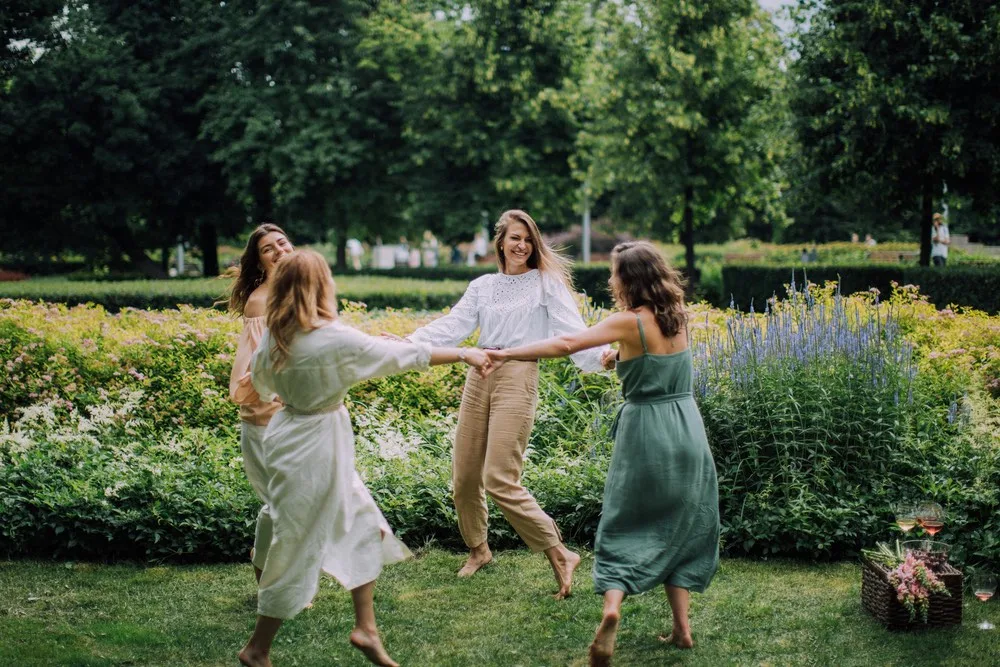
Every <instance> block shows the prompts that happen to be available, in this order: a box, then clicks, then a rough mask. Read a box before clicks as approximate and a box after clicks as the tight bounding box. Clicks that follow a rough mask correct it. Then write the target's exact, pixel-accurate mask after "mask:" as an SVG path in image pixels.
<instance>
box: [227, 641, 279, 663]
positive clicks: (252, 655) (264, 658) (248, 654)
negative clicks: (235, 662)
mask: <svg viewBox="0 0 1000 667" xmlns="http://www.w3.org/2000/svg"><path fill="white" fill-rule="evenodd" d="M236 657H237V658H239V660H240V664H241V665H243V666H244V667H271V658H270V657H269V656H268V655H267V654H266V653H260V652H258V651H255V650H253V649H252V648H250V645H249V644H248V645H246V646H244V647H243V650H242V651H240V652H239V655H237V656H236Z"/></svg>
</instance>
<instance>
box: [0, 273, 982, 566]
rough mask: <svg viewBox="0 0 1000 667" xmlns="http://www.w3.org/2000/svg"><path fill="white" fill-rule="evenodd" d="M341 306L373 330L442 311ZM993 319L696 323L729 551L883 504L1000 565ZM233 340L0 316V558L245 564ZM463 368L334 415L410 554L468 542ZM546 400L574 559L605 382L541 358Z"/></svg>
mask: <svg viewBox="0 0 1000 667" xmlns="http://www.w3.org/2000/svg"><path fill="white" fill-rule="evenodd" d="M341 311H342V312H341V314H342V317H343V318H344V320H345V321H346V322H348V323H349V324H352V325H354V326H357V327H359V328H361V329H362V330H365V331H367V332H369V333H372V334H376V333H379V332H383V331H386V332H390V333H396V334H407V333H409V332H411V331H412V330H413V329H414V328H416V327H417V326H420V325H421V324H423V323H425V322H426V321H428V320H429V319H430V318H432V317H435V316H436V315H437V314H436V313H419V312H411V311H405V310H391V309H387V310H381V311H368V310H366V309H365V308H363V307H361V306H360V305H359V304H352V303H346V304H344V305H343V307H342V309H341ZM602 315H603V313H602V311H600V310H595V309H589V308H588V309H587V310H586V317H587V319H588V320H589V321H595V320H597V319H599V318H600V317H601V316H602ZM997 324H998V318H995V317H993V318H991V317H987V316H985V315H983V314H981V313H975V312H971V313H970V312H954V313H948V312H946V311H937V310H935V309H934V308H933V306H930V305H929V304H927V303H926V302H925V301H923V300H922V299H921V298H920V296H919V295H916V294H915V293H914V292H913V291H912V290H900V291H899V292H898V293H897V294H895V295H893V296H892V297H890V298H889V299H888V300H887V301H884V302H879V301H878V300H877V299H876V295H874V294H870V295H868V296H861V297H842V296H838V295H837V294H836V293H835V291H834V290H832V289H830V288H824V289H819V288H813V287H810V288H809V290H808V293H806V292H805V291H802V292H796V293H794V294H793V295H791V296H790V298H789V299H788V300H786V301H784V302H780V303H777V304H770V305H767V306H766V307H765V312H763V313H756V314H749V313H745V314H740V313H735V312H726V311H722V310H718V309H713V308H709V307H707V306H704V305H696V306H693V307H692V319H691V323H690V330H691V334H692V339H693V349H694V353H695V354H694V357H695V363H696V377H697V387H696V389H697V400H698V402H699V404H700V406H701V410H702V414H703V416H704V418H705V424H706V428H707V430H708V435H709V442H710V444H711V446H712V449H713V453H714V456H715V460H716V465H717V468H718V471H719V479H720V487H719V489H720V504H721V508H722V519H723V540H724V549H725V550H726V552H728V553H730V554H740V555H741V554H747V555H761V554H786V555H796V554H798V555H805V556H809V557H818V558H833V557H841V556H847V555H853V554H855V553H856V552H857V551H858V550H859V549H860V548H861V547H863V546H866V545H869V544H872V543H873V542H874V541H875V540H877V539H880V538H883V537H884V526H885V525H886V524H887V520H888V519H890V518H891V507H892V504H893V502H894V501H896V500H898V499H900V498H905V497H910V498H912V497H926V498H933V499H935V500H937V501H938V502H941V503H942V504H943V505H945V507H946V508H947V510H948V521H947V523H946V524H945V530H944V532H943V533H942V535H941V536H940V537H941V538H942V539H944V540H945V541H947V542H949V543H951V544H952V552H951V554H952V559H953V560H954V561H956V562H962V561H971V562H979V561H990V562H993V563H994V564H996V563H998V562H1000V441H998V438H1000V435H998V434H1000V408H998V402H997V399H996V398H995V397H994V396H991V395H990V393H989V381H988V378H990V377H996V376H995V375H993V374H994V373H995V372H996V368H997V367H996V365H995V364H996V361H995V360H994V359H993V357H992V356H991V355H992V354H993V350H995V349H996V347H997V345H998V336H997V331H996V328H995V327H996V326H997ZM239 327H240V324H239V322H237V321H235V320H233V319H232V318H230V317H228V316H227V315H225V314H224V313H221V312H217V311H212V310H208V309H196V308H183V309H179V310H169V311H160V312H150V311H141V310H134V309H126V310H123V311H121V312H119V313H116V314H109V313H107V312H105V311H104V310H103V309H102V308H100V307H96V306H77V307H72V308H68V307H66V306H62V305H49V304H38V303H30V302H25V301H11V300H0V553H6V554H30V555H35V556H51V555H60V556H67V555H68V556H71V557H93V558H106V557H107V558H111V557H113V558H143V559H174V560H191V559H197V560H217V559H242V558H244V557H245V555H246V550H247V545H248V544H249V540H250V536H251V534H252V530H253V526H252V521H253V517H254V516H255V515H256V509H257V504H258V503H257V500H256V498H255V497H254V496H253V493H252V491H251V490H250V488H249V486H248V485H247V483H246V481H245V479H244V475H243V471H242V462H241V461H240V459H239V445H238V441H239V438H238V432H237V429H238V418H237V409H236V407H235V406H233V405H232V404H230V403H229V401H228V400H227V396H226V394H227V382H228V377H229V370H230V365H231V363H232V355H233V353H234V351H235V345H236V340H237V337H238V332H239ZM465 373H466V369H465V368H463V367H461V366H459V365H455V366H438V367H434V368H432V369H430V370H428V371H427V372H423V373H409V374H406V375H405V376H397V377H390V378H382V379H379V380H373V381H369V382H366V383H363V384H361V385H359V386H358V387H355V388H354V389H353V390H352V391H351V393H350V396H349V399H348V408H349V410H350V412H351V415H352V418H353V420H354V426H355V431H356V434H357V450H358V467H359V471H360V472H361V474H362V475H363V477H364V478H365V480H366V483H367V484H368V485H369V487H370V488H371V490H372V493H373V495H374V496H375V498H376V500H377V501H378V503H379V505H380V507H382V509H383V511H384V513H385V514H386V516H387V518H388V519H389V521H390V523H391V524H392V525H393V527H394V529H395V530H396V531H397V532H399V533H400V534H401V535H403V536H404V537H405V539H406V540H408V541H409V542H411V543H419V542H420V541H422V540H426V539H435V540H439V541H441V542H443V543H445V544H453V545H455V546H460V540H459V538H458V534H457V531H456V529H455V515H454V509H453V507H452V503H451V497H450V496H451V491H450V479H451V464H450V455H451V447H452V441H453V433H454V428H455V420H456V417H457V407H458V403H459V401H460V398H461V388H462V384H463V382H464V378H465ZM539 392H540V400H539V405H538V412H537V419H536V424H535V428H534V430H533V432H532V436H531V443H530V445H529V449H528V453H527V463H526V468H525V484H526V486H527V487H528V488H529V489H530V490H531V491H532V493H533V494H534V495H535V496H536V498H537V499H538V500H539V502H540V503H541V504H542V506H543V507H545V509H546V510H547V511H549V512H550V513H551V514H552V515H553V516H554V517H555V518H556V520H557V521H558V522H559V524H560V528H561V529H562V531H563V533H564V534H565V535H566V537H567V538H569V539H573V540H578V541H582V542H587V541H589V540H591V539H592V538H593V535H594V530H595V528H596V525H597V521H598V518H599V516H600V505H601V499H602V495H603V485H604V476H605V473H606V470H607V465H608V462H609V460H610V452H611V447H612V446H611V442H610V440H609V438H608V431H609V427H610V424H611V421H612V419H613V417H614V414H615V412H616V410H617V408H618V405H619V403H620V401H621V395H620V389H619V385H618V381H617V379H616V378H615V377H614V375H613V374H600V373H596V374H581V373H579V372H578V371H577V370H576V369H575V368H574V367H573V366H572V364H571V363H569V362H568V361H566V360H557V361H548V362H544V363H542V364H541V366H540V381H539ZM109 411H110V412H109ZM109 415H110V416H109ZM491 517H492V518H493V519H495V520H493V521H492V523H491V527H490V530H491V533H490V540H491V543H493V544H494V545H496V546H497V547H501V548H502V547H504V546H511V545H515V544H518V543H519V540H518V538H517V537H516V535H514V533H513V531H512V530H511V529H510V527H509V525H508V524H507V522H506V521H503V520H502V519H501V517H500V515H499V514H498V513H497V511H496V508H495V507H491Z"/></svg>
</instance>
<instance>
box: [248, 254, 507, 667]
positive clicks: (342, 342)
mask: <svg viewBox="0 0 1000 667" xmlns="http://www.w3.org/2000/svg"><path fill="white" fill-rule="evenodd" d="M459 361H464V362H466V363H467V364H470V365H474V366H482V365H485V364H486V363H487V358H486V353H485V352H484V351H482V350H469V349H460V348H445V349H442V348H440V347H431V346H430V345H428V344H425V343H419V344H415V345H407V344H403V343H395V342H392V341H387V340H385V339H383V338H378V337H374V336H368V335H366V334H364V333H362V332H360V331H358V330H356V329H352V328H351V327H349V326H347V325H345V324H341V323H340V322H339V321H337V313H336V299H335V295H334V283H333V278H332V277H331V275H330V267H329V266H328V265H327V263H326V260H325V259H323V257H322V256H321V255H320V254H318V253H316V252H314V251H311V250H300V251H298V252H295V253H292V254H290V255H289V256H288V257H287V258H285V259H283V260H282V261H281V263H280V264H278V266H277V268H276V269H275V271H274V277H273V279H272V280H271V291H270V295H269V296H268V300H267V332H266V333H265V334H264V336H263V339H262V340H261V341H260V346H259V348H258V350H257V352H256V353H255V354H254V357H253V360H252V362H251V377H250V379H251V381H252V387H248V386H244V387H242V388H241V390H239V391H237V392H236V397H235V398H236V400H237V401H241V400H245V399H246V398H247V397H248V396H251V395H255V396H257V397H259V400H261V401H264V402H272V401H275V400H276V399H277V398H278V397H279V396H280V397H281V400H282V403H283V406H282V408H281V409H280V410H279V411H278V412H277V414H276V415H275V416H274V418H273V419H272V420H271V422H270V424H269V425H268V427H267V431H266V432H265V434H264V442H263V447H262V450H263V452H264V457H265V462H264V463H265V465H264V469H265V471H266V474H267V495H266V497H267V500H268V502H269V504H270V506H271V518H272V522H273V535H272V537H271V543H270V545H269V549H268V550H267V556H266V559H265V560H263V561H262V562H261V563H260V568H261V570H262V573H261V576H260V583H259V588H258V592H257V624H256V626H255V627H254V632H253V636H251V637H250V640H249V641H248V642H247V644H246V646H244V647H243V650H242V651H240V654H239V660H240V662H241V663H242V664H243V665H247V666H248V667H269V666H270V664H271V661H270V650H271V645H272V643H273V641H274V637H275V634H276V633H277V632H278V628H279V627H280V626H281V624H282V622H283V621H284V620H286V619H290V618H292V617H294V616H295V615H296V614H298V613H299V612H300V611H302V609H304V608H305V607H306V606H307V605H308V604H309V601H310V600H312V598H313V596H314V595H315V594H316V591H317V589H318V587H319V576H320V572H326V573H327V574H329V575H331V576H333V577H334V578H336V579H337V581H338V582H340V584H341V585H342V586H344V588H347V589H349V590H350V591H351V597H352V599H353V602H354V615H355V624H354V629H353V630H352V631H351V636H350V641H351V644H353V645H354V646H355V647H356V648H357V649H359V650H360V651H361V652H362V653H364V655H365V657H367V658H368V659H369V660H370V661H371V662H373V663H375V664H376V665H387V666H390V667H391V666H393V665H396V662H395V661H393V659H392V658H390V657H389V654H388V653H387V652H386V650H385V649H384V648H383V646H382V642H381V640H380V638H379V633H378V628H377V627H376V624H375V610H374V607H373V601H372V600H373V593H374V588H375V579H376V578H378V575H379V573H380V572H381V570H382V566H383V565H385V564H388V563H394V562H397V561H400V560H403V559H404V558H406V557H408V556H409V555H410V552H409V550H408V549H407V548H406V547H405V546H404V545H403V543H402V542H400V541H399V540H398V539H396V538H395V537H394V536H393V534H392V530H391V529H390V528H389V524H388V523H387V522H386V520H385V518H384V517H383V516H382V513H381V512H380V511H379V509H378V507H377V506H376V505H375V501H374V500H373V499H372V497H371V494H369V493H368V489H366V488H365V485H364V483H363V482H362V481H361V478H360V477H359V476H358V473H357V471H356V470H355V468H354V434H353V432H352V430H351V418H350V415H348V414H347V410H346V409H345V408H344V396H345V395H346V394H347V391H348V389H350V387H351V386H352V385H354V384H356V383H358V382H361V381H362V380H366V379H368V378H373V377H381V376H385V375H390V374H393V373H402V372H404V371H408V370H412V369H423V368H427V366H428V365H435V364H448V363H456V362H459ZM253 392H256V393H255V394H254V393H253ZM396 667H398V665H396Z"/></svg>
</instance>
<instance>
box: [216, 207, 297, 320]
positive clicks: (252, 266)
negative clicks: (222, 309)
mask: <svg viewBox="0 0 1000 667" xmlns="http://www.w3.org/2000/svg"><path fill="white" fill-rule="evenodd" d="M271 232H278V233H279V234H281V235H282V236H284V237H285V238H286V239H287V238H288V234H286V233H285V230H284V229H282V228H281V227H279V226H278V225H275V224H272V223H270V222H265V223H263V224H261V225H258V226H257V228H256V229H254V230H253V231H252V232H250V238H249V239H247V247H246V248H245V249H244V250H243V254H242V255H240V266H239V268H237V269H235V270H230V271H229V272H227V275H228V276H232V277H233V278H235V280H233V285H232V287H230V288H229V299H228V301H229V312H231V313H236V314H237V315H239V316H241V317H242V315H243V309H244V308H246V305H247V299H249V298H250V295H251V294H253V291H254V290H255V289H257V288H258V287H260V285H261V283H263V282H264V279H265V278H267V276H266V275H264V269H263V267H261V265H260V250H259V249H258V248H257V245H258V244H259V243H260V240H261V239H262V238H264V237H265V236H267V235H268V234H270V233H271Z"/></svg>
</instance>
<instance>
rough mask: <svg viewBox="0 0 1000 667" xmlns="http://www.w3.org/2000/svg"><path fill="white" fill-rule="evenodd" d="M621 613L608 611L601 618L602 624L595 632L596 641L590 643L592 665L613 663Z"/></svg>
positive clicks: (601, 665)
mask: <svg viewBox="0 0 1000 667" xmlns="http://www.w3.org/2000/svg"><path fill="white" fill-rule="evenodd" d="M619 620H621V615H620V614H619V613H618V612H617V611H614V612H608V613H606V614H604V618H602V619H601V624H600V625H598V626H597V632H596V633H595V634H594V641H593V643H592V644H591V645H590V667H598V666H600V667H603V666H604V665H610V664H611V656H612V655H614V652H615V637H616V636H617V634H618V621H619Z"/></svg>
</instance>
